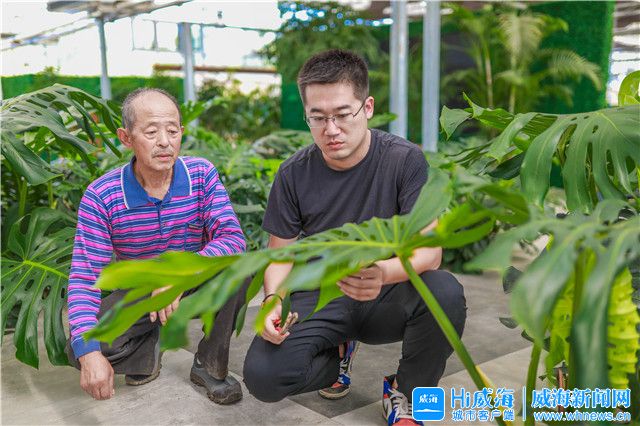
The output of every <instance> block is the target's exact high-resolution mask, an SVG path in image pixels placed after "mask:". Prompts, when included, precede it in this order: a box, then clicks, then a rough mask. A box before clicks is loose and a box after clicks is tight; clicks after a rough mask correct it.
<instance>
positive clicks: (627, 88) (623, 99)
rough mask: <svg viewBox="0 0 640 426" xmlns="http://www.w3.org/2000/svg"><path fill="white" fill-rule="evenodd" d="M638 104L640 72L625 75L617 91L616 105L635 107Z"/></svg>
mask: <svg viewBox="0 0 640 426" xmlns="http://www.w3.org/2000/svg"><path fill="white" fill-rule="evenodd" d="M639 103H640V71H634V72H632V73H631V74H629V75H627V76H626V77H625V78H624V80H622V83H620V90H619V91H618V105H620V106H622V105H635V104H639Z"/></svg>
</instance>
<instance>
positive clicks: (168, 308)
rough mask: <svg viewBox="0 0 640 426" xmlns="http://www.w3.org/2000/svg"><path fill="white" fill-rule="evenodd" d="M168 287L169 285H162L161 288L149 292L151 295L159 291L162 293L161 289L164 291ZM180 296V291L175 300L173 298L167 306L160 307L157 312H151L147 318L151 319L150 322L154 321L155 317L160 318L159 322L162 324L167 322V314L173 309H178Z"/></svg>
mask: <svg viewBox="0 0 640 426" xmlns="http://www.w3.org/2000/svg"><path fill="white" fill-rule="evenodd" d="M169 288H170V287H162V288H159V289H157V290H153V291H152V292H151V297H153V296H155V295H156V294H160V293H162V292H163V291H166V290H167V289H169ZM181 297H182V293H180V294H179V295H178V297H177V298H176V300H174V301H173V302H171V303H169V304H168V305H167V306H165V307H164V308H162V309H160V310H159V311H158V312H151V313H150V314H149V319H150V320H151V322H155V320H156V319H157V318H160V323H161V324H162V325H165V324H166V323H167V319H168V318H169V315H171V313H172V312H173V311H175V310H176V309H178V305H179V304H180V298H181Z"/></svg>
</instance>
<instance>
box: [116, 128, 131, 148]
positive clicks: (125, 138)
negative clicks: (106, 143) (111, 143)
mask: <svg viewBox="0 0 640 426" xmlns="http://www.w3.org/2000/svg"><path fill="white" fill-rule="evenodd" d="M117 133H118V139H120V142H122V145H124V146H126V147H127V148H131V140H130V138H129V132H128V131H127V129H124V128H122V127H120V128H118V130H117Z"/></svg>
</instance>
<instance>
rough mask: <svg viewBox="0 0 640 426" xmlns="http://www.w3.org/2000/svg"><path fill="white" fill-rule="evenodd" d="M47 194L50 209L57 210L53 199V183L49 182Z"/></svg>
mask: <svg viewBox="0 0 640 426" xmlns="http://www.w3.org/2000/svg"><path fill="white" fill-rule="evenodd" d="M47 194H48V196H49V207H50V208H52V209H55V208H56V206H55V201H54V199H53V184H52V183H51V181H49V182H47Z"/></svg>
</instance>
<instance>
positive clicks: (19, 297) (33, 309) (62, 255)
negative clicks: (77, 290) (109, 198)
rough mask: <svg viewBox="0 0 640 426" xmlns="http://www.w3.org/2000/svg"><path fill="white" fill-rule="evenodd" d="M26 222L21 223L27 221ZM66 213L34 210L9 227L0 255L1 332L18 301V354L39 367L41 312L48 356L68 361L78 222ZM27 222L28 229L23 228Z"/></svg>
mask: <svg viewBox="0 0 640 426" xmlns="http://www.w3.org/2000/svg"><path fill="white" fill-rule="evenodd" d="M27 220H28V224H27V223H23V222H26V221H27ZM68 225H72V224H71V223H69V219H68V217H67V216H66V215H63V214H62V213H60V212H57V211H55V210H52V209H48V208H39V209H36V210H34V211H33V212H32V213H31V214H30V215H29V216H25V217H24V218H23V219H22V220H20V221H18V222H17V223H15V224H14V225H13V226H12V227H11V231H10V234H9V240H8V244H7V248H6V250H5V252H4V253H3V256H2V335H3V338H4V331H5V327H6V323H7V317H8V315H9V313H10V312H11V311H12V310H14V308H16V307H19V314H18V320H17V324H16V329H15V333H14V335H13V341H14V343H15V346H16V358H17V359H19V360H20V361H22V362H24V363H26V364H28V365H31V366H32V367H35V368H38V365H39V360H38V317H39V316H40V313H43V314H44V340H45V346H46V348H47V354H48V356H49V360H50V361H51V363H52V364H54V365H66V364H68V362H67V357H66V355H65V354H64V347H65V342H66V337H65V333H64V328H63V325H62V317H61V315H62V310H63V307H64V304H65V300H66V287H67V282H68V280H69V276H68V271H69V265H70V263H71V251H72V245H73V236H74V231H75V230H74V228H73V227H69V226H68ZM23 227H26V232H23V231H22V228H23Z"/></svg>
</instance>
